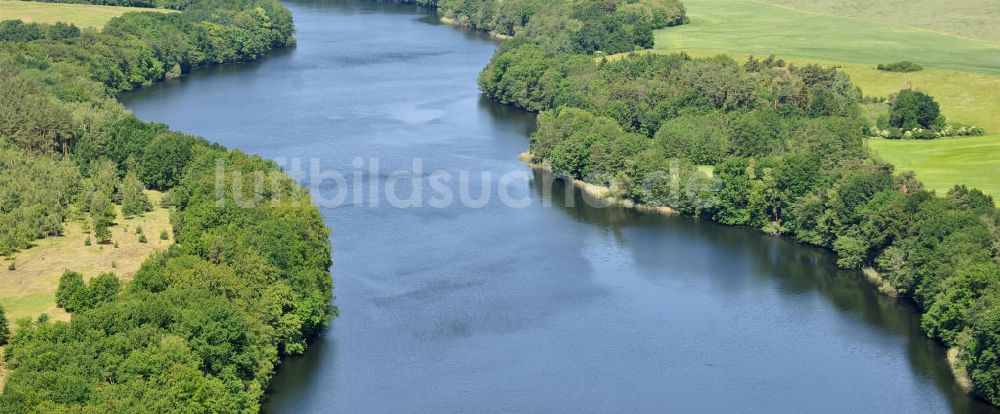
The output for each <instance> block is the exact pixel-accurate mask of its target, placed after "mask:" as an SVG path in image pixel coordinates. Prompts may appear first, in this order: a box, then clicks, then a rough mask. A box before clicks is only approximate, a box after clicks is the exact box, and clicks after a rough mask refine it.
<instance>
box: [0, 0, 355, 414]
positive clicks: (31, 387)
mask: <svg viewBox="0 0 1000 414" xmlns="http://www.w3.org/2000/svg"><path fill="white" fill-rule="evenodd" d="M102 4H105V3H102ZM115 4H119V3H115ZM122 4H125V5H139V4H137V3H136V4H134V3H122ZM143 5H146V4H145V3H143ZM157 5H159V4H157ZM159 6H163V5H159ZM167 6H168V7H169V6H170V5H167ZM173 6H174V7H176V8H180V9H182V11H181V13H171V14H161V13H153V12H143V13H127V14H124V15H122V16H121V17H117V18H114V19H112V20H111V21H110V22H109V23H108V24H107V26H106V27H105V28H104V29H103V30H102V31H99V32H98V31H96V30H92V29H84V30H80V29H79V28H77V27H75V26H72V25H67V24H55V25H43V24H34V23H31V24H26V23H23V22H20V21H6V22H2V23H0V138H2V144H0V168H3V170H4V174H3V175H2V176H0V197H2V200H3V204H2V205H0V255H7V256H9V255H16V253H17V252H18V251H19V250H22V249H25V248H28V247H30V246H31V244H32V243H34V242H35V241H36V240H38V239H39V238H43V237H47V236H54V235H58V234H60V233H61V232H62V229H63V226H64V223H65V222H66V221H67V220H82V221H84V222H85V223H86V224H88V225H90V226H91V229H92V234H93V235H94V237H95V240H94V242H95V243H101V244H110V243H113V240H111V239H110V236H109V234H108V232H107V231H106V230H107V228H108V226H111V225H112V224H113V223H112V221H113V220H114V217H115V215H114V211H115V210H114V206H115V205H118V206H120V208H121V210H122V211H123V212H124V213H125V214H126V216H127V215H134V214H143V213H144V212H145V211H147V210H149V209H150V208H151V205H150V201H149V200H148V199H147V198H146V196H145V194H144V193H143V190H144V189H147V188H148V189H155V190H160V191H165V192H166V194H167V195H166V196H165V197H164V199H165V201H164V204H166V205H167V206H169V207H172V213H171V223H172V227H173V237H174V238H175V240H176V244H174V245H172V246H171V247H170V248H169V249H168V250H166V251H164V252H162V253H158V254H154V255H153V256H152V257H150V258H149V259H147V260H146V262H145V263H144V264H143V265H142V267H141V269H140V270H139V271H138V273H137V274H136V275H135V276H134V278H133V279H132V280H131V281H122V280H120V279H119V278H118V276H116V275H115V274H113V273H107V274H101V275H87V276H93V277H92V278H90V279H89V282H87V281H85V280H86V279H85V278H84V275H80V274H79V273H76V272H72V271H68V272H67V273H66V274H65V275H63V278H62V279H61V280H60V286H59V290H58V292H57V303H58V305H59V306H60V307H62V308H63V309H65V310H67V311H69V312H71V313H72V315H73V317H72V320H71V322H68V323H67V322H57V321H51V320H49V319H48V318H46V317H45V316H44V315H43V316H42V317H40V318H38V319H36V320H27V319H26V320H20V321H16V327H15V328H14V332H13V334H12V335H11V337H10V338H9V341H8V342H7V343H6V347H5V354H4V361H5V364H4V365H5V367H6V368H7V369H9V370H10V372H9V373H8V377H7V380H6V385H5V389H4V393H3V394H2V396H0V412H20V413H28V412H44V413H53V412H135V413H140V412H205V413H208V412H212V413H222V412H226V413H230V412H245V413H256V412H259V409H260V404H261V402H262V399H263V397H264V393H265V391H266V389H267V385H268V383H269V380H270V378H271V376H272V375H273V374H274V371H275V368H276V366H277V364H278V363H279V360H280V358H281V357H283V356H286V355H295V354H300V353H302V352H303V351H304V350H305V348H306V347H307V346H308V343H309V341H310V340H311V339H312V338H315V337H316V336H317V335H318V334H320V333H321V332H322V331H323V330H324V329H325V328H326V326H327V324H328V321H329V319H330V318H331V317H333V316H334V315H335V314H336V309H335V308H333V307H332V306H331V301H332V282H331V278H330V273H329V267H330V265H331V247H330V243H329V239H328V237H329V230H328V229H327V228H326V227H325V225H324V224H323V221H322V218H321V216H320V214H319V211H318V210H317V209H316V208H315V206H313V204H312V203H311V201H310V198H309V194H308V191H307V190H305V189H303V188H302V187H301V186H300V185H299V184H298V183H296V182H294V181H293V180H291V179H290V178H288V177H287V176H285V175H284V174H283V173H282V172H281V171H280V170H279V169H278V168H277V167H276V166H275V165H274V164H273V163H271V162H270V161H266V160H263V159H261V158H259V157H256V156H251V155H247V154H244V153H241V152H239V151H229V150H226V149H225V148H222V147H220V146H218V145H214V144H211V143H209V142H207V141H205V140H204V139H202V138H198V137H193V136H188V135H184V134H180V133H177V132H173V131H171V130H169V129H168V128H167V127H166V126H165V125H160V124H154V123H147V122H142V121H140V120H138V119H136V118H135V117H134V116H133V115H131V113H129V112H128V111H126V110H125V109H124V108H123V107H122V106H121V104H119V103H118V102H117V101H116V100H115V96H116V94H117V93H119V92H122V91H125V90H130V89H132V88H135V87H139V86H142V85H146V84H149V83H152V82H157V81H160V80H162V79H165V78H170V77H176V76H179V75H181V74H183V73H187V72H189V71H191V70H194V69H197V68H199V67H203V66H208V65H214V64H219V63H227V62H241V61H249V60H254V59H257V58H259V57H261V56H263V55H265V54H266V53H268V52H269V51H270V50H272V49H274V48H278V47H284V46H287V45H291V44H293V43H294V37H293V26H292V20H291V15H290V13H289V12H288V11H287V10H286V9H285V8H284V7H283V6H281V5H280V4H279V3H278V2H277V1H273V0H235V1H234V0H204V1H202V0H196V1H191V2H185V3H178V4H174V5H173ZM219 161H223V162H224V163H225V165H226V168H227V169H226V172H227V173H226V175H225V176H224V177H223V178H222V179H221V184H222V185H221V188H224V189H225V190H226V191H224V192H221V193H220V192H218V191H217V188H219V187H217V186H218V184H220V183H219V180H220V178H219V177H216V173H215V169H216V165H217V162H219ZM244 174H263V175H264V176H266V177H269V179H270V180H271V181H270V182H273V183H274V186H273V188H272V189H271V190H270V191H268V192H267V193H266V194H264V195H262V196H261V197H260V198H254V197H252V196H251V195H248V194H234V193H233V192H234V191H243V192H246V191H250V190H249V189H241V188H242V187H240V186H239V185H234V184H233V180H236V179H239V178H240V176H241V175H244ZM238 200H239V201H240V202H237V201H238ZM243 200H254V202H252V203H247V202H246V201H243ZM164 236H166V237H169V235H167V234H161V235H160V237H161V239H162V238H164ZM143 237H145V235H140V238H143ZM152 237H155V236H152ZM87 242H88V243H89V242H90V239H88V240H87Z"/></svg>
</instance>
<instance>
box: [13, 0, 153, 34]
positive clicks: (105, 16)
mask: <svg viewBox="0 0 1000 414" xmlns="http://www.w3.org/2000/svg"><path fill="white" fill-rule="evenodd" d="M136 11H159V12H167V10H163V9H146V8H138V7H115V6H94V5H88V4H61V3H41V2H31V1H9V0H0V20H18V19H20V20H23V21H25V22H28V23H56V22H63V23H72V24H75V25H77V26H79V27H81V28H84V27H93V28H96V29H100V28H101V27H104V23H107V21H108V20H111V19H112V18H113V17H118V16H121V15H122V14H125V13H127V12H136Z"/></svg>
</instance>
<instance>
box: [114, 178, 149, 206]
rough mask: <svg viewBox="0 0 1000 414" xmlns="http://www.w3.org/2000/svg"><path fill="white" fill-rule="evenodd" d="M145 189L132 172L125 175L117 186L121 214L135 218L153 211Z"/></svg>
mask: <svg viewBox="0 0 1000 414" xmlns="http://www.w3.org/2000/svg"><path fill="white" fill-rule="evenodd" d="M145 189H146V187H145V186H144V185H143V184H142V181H139V177H138V176H137V175H136V174H135V172H134V171H129V172H128V173H126V174H125V178H124V179H122V181H121V184H119V185H118V194H120V195H121V200H122V213H123V214H125V216H126V217H131V216H137V215H140V214H143V213H145V212H147V211H150V210H152V209H153V204H152V203H150V202H149V197H147V196H146V193H145V192H144V190H145Z"/></svg>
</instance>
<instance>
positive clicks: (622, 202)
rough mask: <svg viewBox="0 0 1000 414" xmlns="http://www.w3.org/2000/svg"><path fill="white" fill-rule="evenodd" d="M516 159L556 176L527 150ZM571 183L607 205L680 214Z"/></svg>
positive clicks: (579, 182)
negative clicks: (533, 158)
mask: <svg viewBox="0 0 1000 414" xmlns="http://www.w3.org/2000/svg"><path fill="white" fill-rule="evenodd" d="M517 159H519V160H521V161H522V162H524V163H525V164H526V165H527V166H528V167H530V168H531V169H532V170H536V171H541V172H545V173H548V174H552V175H554V176H556V173H555V171H553V170H552V166H550V165H549V164H547V163H536V162H531V153H530V152H528V151H525V152H522V153H520V154H518V155H517ZM560 178H561V179H562V180H564V181H569V180H567V179H565V178H562V177H560ZM572 183H573V187H576V188H577V189H579V190H580V191H581V192H583V193H584V194H586V195H587V196H590V197H593V198H595V199H597V200H600V201H604V202H608V203H609V206H618V207H623V208H629V209H633V210H637V211H641V212H643V213H653V214H660V215H664V216H676V215H680V212H678V211H677V210H674V209H672V208H670V207H655V206H650V205H646V204H640V203H636V202H635V201H632V200H629V199H627V198H622V197H619V196H617V195H615V190H614V189H613V188H611V187H607V186H603V185H597V184H593V183H588V182H586V181H583V180H578V179H575V178H574V179H573V181H572Z"/></svg>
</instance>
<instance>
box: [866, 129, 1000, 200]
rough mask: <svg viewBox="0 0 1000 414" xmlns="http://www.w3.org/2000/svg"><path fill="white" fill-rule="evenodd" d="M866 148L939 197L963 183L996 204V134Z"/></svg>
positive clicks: (999, 158) (999, 151)
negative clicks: (912, 174) (912, 176)
mask: <svg viewBox="0 0 1000 414" xmlns="http://www.w3.org/2000/svg"><path fill="white" fill-rule="evenodd" d="M868 145H869V146H871V148H872V149H873V150H875V152H876V153H878V154H879V156H880V157H881V158H882V159H884V160H886V161H889V162H891V163H893V164H894V165H895V166H896V170H897V171H906V170H912V171H915V172H916V173H917V177H918V178H919V179H920V180H921V181H923V182H924V185H926V186H927V188H929V189H933V190H937V191H938V193H939V194H944V192H946V191H947V190H948V189H949V188H952V187H954V186H955V185H956V184H965V185H968V186H970V187H975V188H978V189H980V190H982V191H983V192H985V193H987V194H990V195H992V196H993V198H994V200H997V201H1000V134H992V135H987V136H983V137H970V138H947V139H938V140H933V141H921V140H888V139H872V140H869V141H868Z"/></svg>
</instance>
